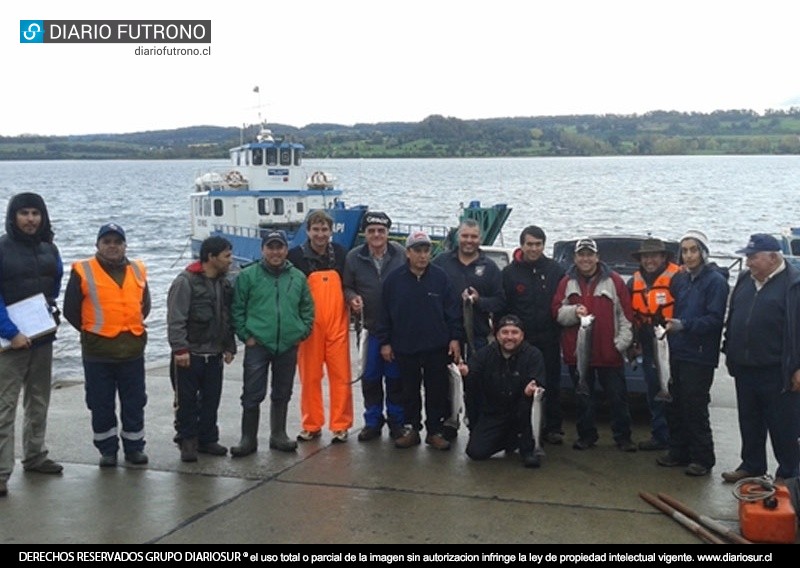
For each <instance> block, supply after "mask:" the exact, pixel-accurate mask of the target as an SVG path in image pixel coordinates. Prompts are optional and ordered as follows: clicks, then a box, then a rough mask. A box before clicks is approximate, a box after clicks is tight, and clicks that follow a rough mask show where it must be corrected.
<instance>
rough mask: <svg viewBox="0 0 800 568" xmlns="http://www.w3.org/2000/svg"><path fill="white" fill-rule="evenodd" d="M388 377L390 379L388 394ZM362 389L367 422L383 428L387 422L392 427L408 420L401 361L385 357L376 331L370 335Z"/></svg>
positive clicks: (370, 425)
mask: <svg viewBox="0 0 800 568" xmlns="http://www.w3.org/2000/svg"><path fill="white" fill-rule="evenodd" d="M361 333H367V330H366V329H365V330H364V331H362V332H361ZM384 381H385V383H386V392H385V396H384V388H383V387H384ZM361 392H362V394H363V395H364V424H365V425H366V426H369V427H371V428H380V427H382V426H383V424H384V422H388V423H389V426H390V427H395V426H398V427H399V426H402V425H403V424H404V422H403V420H404V418H403V384H402V382H401V381H400V369H399V367H398V366H397V361H392V362H386V361H385V360H384V359H383V357H381V345H380V342H379V341H378V338H377V337H375V336H373V335H370V336H369V337H368V338H367V364H366V366H365V368H364V373H363V376H362V377H361ZM384 405H385V409H386V415H385V416H384Z"/></svg>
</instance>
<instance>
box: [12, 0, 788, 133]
mask: <svg viewBox="0 0 800 568" xmlns="http://www.w3.org/2000/svg"><path fill="white" fill-rule="evenodd" d="M3 14H4V18H2V28H0V29H2V39H1V40H0V62H2V67H3V71H4V72H3V89H2V98H0V135H2V136H16V135H20V134H41V135H68V134H96V133H124V132H140V131H145V130H161V129H173V128H180V127H186V126H197V125H216V126H240V125H242V124H244V123H247V124H252V123H256V122H259V121H260V120H266V121H268V122H272V123H281V124H289V125H292V126H298V127H302V126H305V125H307V124H310V123H320V122H324V123H337V124H346V125H352V124H355V123H375V122H387V121H400V122H418V121H421V120H423V119H424V118H426V117H427V116H430V115H432V114H440V115H444V116H452V117H456V118H461V119H477V118H494V117H513V116H543V115H547V116H553V115H565V114H633V113H636V114H642V113H645V112H648V111H653V110H667V111H671V110H674V111H681V112H704V113H705V112H712V111H714V110H728V109H749V110H754V111H756V112H759V113H763V112H764V111H765V110H767V109H786V108H789V107H791V106H800V74H798V72H797V69H798V61H797V54H798V39H797V25H798V24H797V23H798V22H799V21H800V2H797V1H796V0H790V1H784V0H781V1H778V0H760V1H757V2H756V1H753V2H744V1H740V0H729V1H718V0H691V1H687V0H670V1H663V0H572V1H568V0H558V1H556V0H541V1H536V0H493V1H491V2H480V3H479V2H474V1H473V0H459V1H455V0H403V1H396V0H372V1H367V0H327V1H325V0H302V1H296V2H293V1H282V2H279V1H276V0H263V1H261V2H221V1H219V0H215V1H213V2H212V1H210V0H196V1H193V2H183V1H179V0H174V1H171V2H169V1H165V0H158V1H154V0H137V2H125V3H122V2H96V1H85V0H70V1H68V2H64V1H63V0H39V1H38V2H36V3H33V4H29V3H25V6H24V7H23V3H6V5H5V6H4V8H3ZM156 19H158V20H190V19H198V20H211V26H212V37H211V43H210V47H211V53H210V54H209V55H190V56H180V55H173V56H168V55H161V56H159V55H136V54H135V50H136V49H137V48H138V47H143V48H149V49H152V48H155V47H161V48H163V47H165V46H166V47H173V48H186V47H197V48H204V47H209V45H206V44H188V45H187V44H182V45H179V44H165V43H163V42H159V43H153V42H143V43H141V44H135V43H134V44H56V43H43V44H27V43H25V44H23V43H20V23H19V21H20V20H156ZM256 86H258V87H259V92H258V93H255V92H254V87H256Z"/></svg>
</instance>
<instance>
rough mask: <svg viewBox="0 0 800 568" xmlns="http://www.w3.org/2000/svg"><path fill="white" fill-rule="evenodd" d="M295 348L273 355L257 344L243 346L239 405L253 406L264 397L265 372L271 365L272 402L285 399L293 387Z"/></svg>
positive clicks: (287, 399)
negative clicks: (242, 373) (242, 369)
mask: <svg viewBox="0 0 800 568" xmlns="http://www.w3.org/2000/svg"><path fill="white" fill-rule="evenodd" d="M296 365H297V347H296V346H295V347H292V348H291V349H289V350H288V351H285V352H283V353H280V354H278V355H276V354H275V353H273V352H272V351H270V350H269V349H267V348H266V347H264V346H263V345H260V344H256V345H253V346H252V347H250V346H246V347H245V349H244V375H243V384H242V398H241V400H242V408H255V407H257V406H259V405H260V404H261V403H262V402H263V401H264V399H265V398H266V397H267V375H268V372H269V367H270V366H271V367H272V392H271V393H270V400H271V401H272V402H289V399H291V398H292V387H293V386H294V372H295V367H296Z"/></svg>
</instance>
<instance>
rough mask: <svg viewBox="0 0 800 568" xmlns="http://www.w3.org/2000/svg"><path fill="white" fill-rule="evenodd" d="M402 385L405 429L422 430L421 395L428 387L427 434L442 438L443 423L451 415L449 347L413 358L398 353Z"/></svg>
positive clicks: (426, 392)
mask: <svg viewBox="0 0 800 568" xmlns="http://www.w3.org/2000/svg"><path fill="white" fill-rule="evenodd" d="M395 357H396V358H397V364H398V366H399V368H400V377H401V380H402V382H403V414H404V415H405V423H406V425H411V426H412V427H413V428H414V429H415V430H418V431H419V430H421V429H422V395H421V392H420V389H421V387H422V386H423V385H424V386H425V430H427V432H428V435H431V434H440V433H441V432H442V423H443V421H444V419H445V417H446V416H447V415H448V414H449V410H448V407H447V393H448V389H449V385H450V383H449V381H448V378H447V364H448V363H449V355H448V354H447V347H442V348H441V349H434V350H432V351H424V352H422V353H415V354H413V355H401V354H398V353H395Z"/></svg>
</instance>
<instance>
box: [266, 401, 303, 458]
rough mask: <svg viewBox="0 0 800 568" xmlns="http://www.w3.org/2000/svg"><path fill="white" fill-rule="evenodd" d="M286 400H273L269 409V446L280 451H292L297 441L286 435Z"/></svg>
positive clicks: (294, 449)
mask: <svg viewBox="0 0 800 568" xmlns="http://www.w3.org/2000/svg"><path fill="white" fill-rule="evenodd" d="M288 406H289V403H288V402H273V403H272V405H271V406H270V409H269V429H270V432H269V447H270V448H272V449H273V450H279V451H281V452H294V451H296V450H297V442H295V441H294V440H292V439H290V438H289V436H287V435H286V413H287V408H288Z"/></svg>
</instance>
